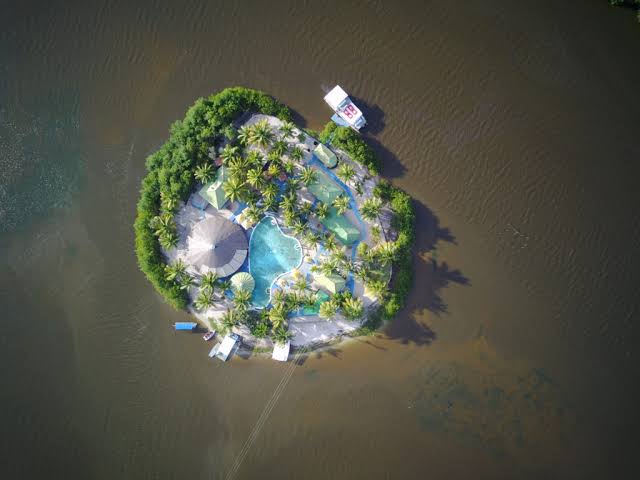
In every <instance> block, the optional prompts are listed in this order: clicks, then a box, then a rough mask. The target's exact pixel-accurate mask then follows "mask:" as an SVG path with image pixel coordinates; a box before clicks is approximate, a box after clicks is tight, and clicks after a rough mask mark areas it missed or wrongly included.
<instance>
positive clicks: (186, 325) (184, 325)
mask: <svg viewBox="0 0 640 480" xmlns="http://www.w3.org/2000/svg"><path fill="white" fill-rule="evenodd" d="M197 327H198V324H197V323H196V322H176V323H174V324H173V328H175V330H176V331H180V330H184V331H189V332H193V331H194V330H195V329H196V328H197Z"/></svg>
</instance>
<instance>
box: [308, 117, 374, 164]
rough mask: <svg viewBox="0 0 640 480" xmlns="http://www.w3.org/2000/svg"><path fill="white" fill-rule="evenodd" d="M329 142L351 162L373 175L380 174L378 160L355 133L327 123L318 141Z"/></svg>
mask: <svg viewBox="0 0 640 480" xmlns="http://www.w3.org/2000/svg"><path fill="white" fill-rule="evenodd" d="M329 140H331V142H330V143H331V145H334V146H336V147H338V148H339V149H341V150H344V151H345V152H347V153H348V154H349V157H350V158H351V159H352V160H355V161H356V162H358V163H360V164H362V165H364V166H365V167H367V168H368V169H369V172H370V173H372V174H373V175H377V174H378V173H380V160H379V159H378V157H377V156H376V154H375V153H374V151H373V149H372V148H371V147H370V146H369V145H368V144H367V143H366V142H365V141H364V140H363V139H362V136H360V134H359V133H357V132H356V131H354V130H352V129H350V128H347V127H340V126H338V125H336V124H335V123H333V122H329V123H327V125H326V126H325V127H324V130H323V131H322V133H321V134H320V141H322V142H323V143H329Z"/></svg>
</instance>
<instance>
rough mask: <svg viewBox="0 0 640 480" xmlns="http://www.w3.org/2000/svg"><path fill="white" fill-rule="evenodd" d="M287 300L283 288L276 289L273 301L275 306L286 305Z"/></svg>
mask: <svg viewBox="0 0 640 480" xmlns="http://www.w3.org/2000/svg"><path fill="white" fill-rule="evenodd" d="M285 300H286V294H285V293H284V292H283V291H282V290H276V291H275V292H273V297H272V298H271V303H273V306H274V307H277V306H281V305H284V302H285Z"/></svg>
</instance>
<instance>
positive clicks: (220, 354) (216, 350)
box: [209, 333, 240, 362]
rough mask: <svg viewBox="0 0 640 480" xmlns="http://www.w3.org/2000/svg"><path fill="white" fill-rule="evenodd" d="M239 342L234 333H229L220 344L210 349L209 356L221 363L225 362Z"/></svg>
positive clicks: (238, 336)
mask: <svg viewBox="0 0 640 480" xmlns="http://www.w3.org/2000/svg"><path fill="white" fill-rule="evenodd" d="M239 341H240V335H238V334H235V333H230V334H228V335H226V336H225V337H224V338H223V339H222V343H220V344H218V345H216V346H215V347H213V348H212V349H211V351H210V352H209V356H210V357H217V358H219V359H220V360H222V361H223V362H226V361H227V358H229V355H231V352H232V351H233V348H234V347H235V346H236V344H237V343H238V342H239Z"/></svg>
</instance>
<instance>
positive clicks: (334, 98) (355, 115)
mask: <svg viewBox="0 0 640 480" xmlns="http://www.w3.org/2000/svg"><path fill="white" fill-rule="evenodd" d="M324 101H325V102H327V104H328V105H329V106H330V107H331V108H332V109H333V111H334V112H336V113H335V115H334V116H333V117H331V120H333V121H334V122H335V123H337V124H338V125H342V126H345V127H350V128H352V129H354V130H355V131H356V132H359V131H360V129H361V128H362V127H364V126H365V125H366V124H367V121H366V120H365V118H364V115H363V114H362V112H361V111H360V109H359V108H358V107H357V106H356V104H355V103H353V101H352V100H351V99H350V98H349V95H347V92H345V91H344V90H343V89H342V87H341V86H340V85H336V86H335V87H333V89H331V91H330V92H329V93H327V94H326V95H325V96H324Z"/></svg>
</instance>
